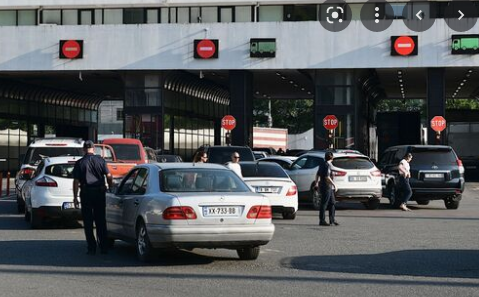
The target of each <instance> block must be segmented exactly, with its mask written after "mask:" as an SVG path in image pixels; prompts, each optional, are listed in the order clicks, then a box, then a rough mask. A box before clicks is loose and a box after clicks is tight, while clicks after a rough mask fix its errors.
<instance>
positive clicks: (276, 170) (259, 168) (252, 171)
mask: <svg viewBox="0 0 479 297" xmlns="http://www.w3.org/2000/svg"><path fill="white" fill-rule="evenodd" d="M240 166H241V173H242V174H243V177H280V178H288V175H287V174H286V172H284V170H283V168H281V166H279V165H278V164H276V163H257V164H241V163H240Z"/></svg>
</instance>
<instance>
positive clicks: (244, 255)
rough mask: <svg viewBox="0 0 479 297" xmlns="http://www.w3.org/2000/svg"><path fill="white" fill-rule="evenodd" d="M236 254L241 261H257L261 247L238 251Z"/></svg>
mask: <svg viewBox="0 0 479 297" xmlns="http://www.w3.org/2000/svg"><path fill="white" fill-rule="evenodd" d="M236 252H237V253H238V256H239V258H240V259H241V260H256V259H258V256H259V246H255V247H247V248H241V249H237V250H236Z"/></svg>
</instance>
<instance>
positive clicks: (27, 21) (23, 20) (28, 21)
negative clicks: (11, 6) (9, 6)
mask: <svg viewBox="0 0 479 297" xmlns="http://www.w3.org/2000/svg"><path fill="white" fill-rule="evenodd" d="M0 19H1V18H0ZM36 24H37V13H36V11H35V10H19V11H18V25H19V26H35V25H36Z"/></svg>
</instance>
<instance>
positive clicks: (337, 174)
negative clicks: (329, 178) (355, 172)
mask: <svg viewBox="0 0 479 297" xmlns="http://www.w3.org/2000/svg"><path fill="white" fill-rule="evenodd" d="M332 172H333V175H334V176H345V175H346V174H347V172H346V171H339V170H332Z"/></svg>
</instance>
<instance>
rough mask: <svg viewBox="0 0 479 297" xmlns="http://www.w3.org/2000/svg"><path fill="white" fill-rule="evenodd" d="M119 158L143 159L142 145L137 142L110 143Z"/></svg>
mask: <svg viewBox="0 0 479 297" xmlns="http://www.w3.org/2000/svg"><path fill="white" fill-rule="evenodd" d="M110 146H111V147H112V148H113V150H114V151H115V155H116V158H117V159H118V160H141V156H140V147H139V146H138V145H136V144H110Z"/></svg>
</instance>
